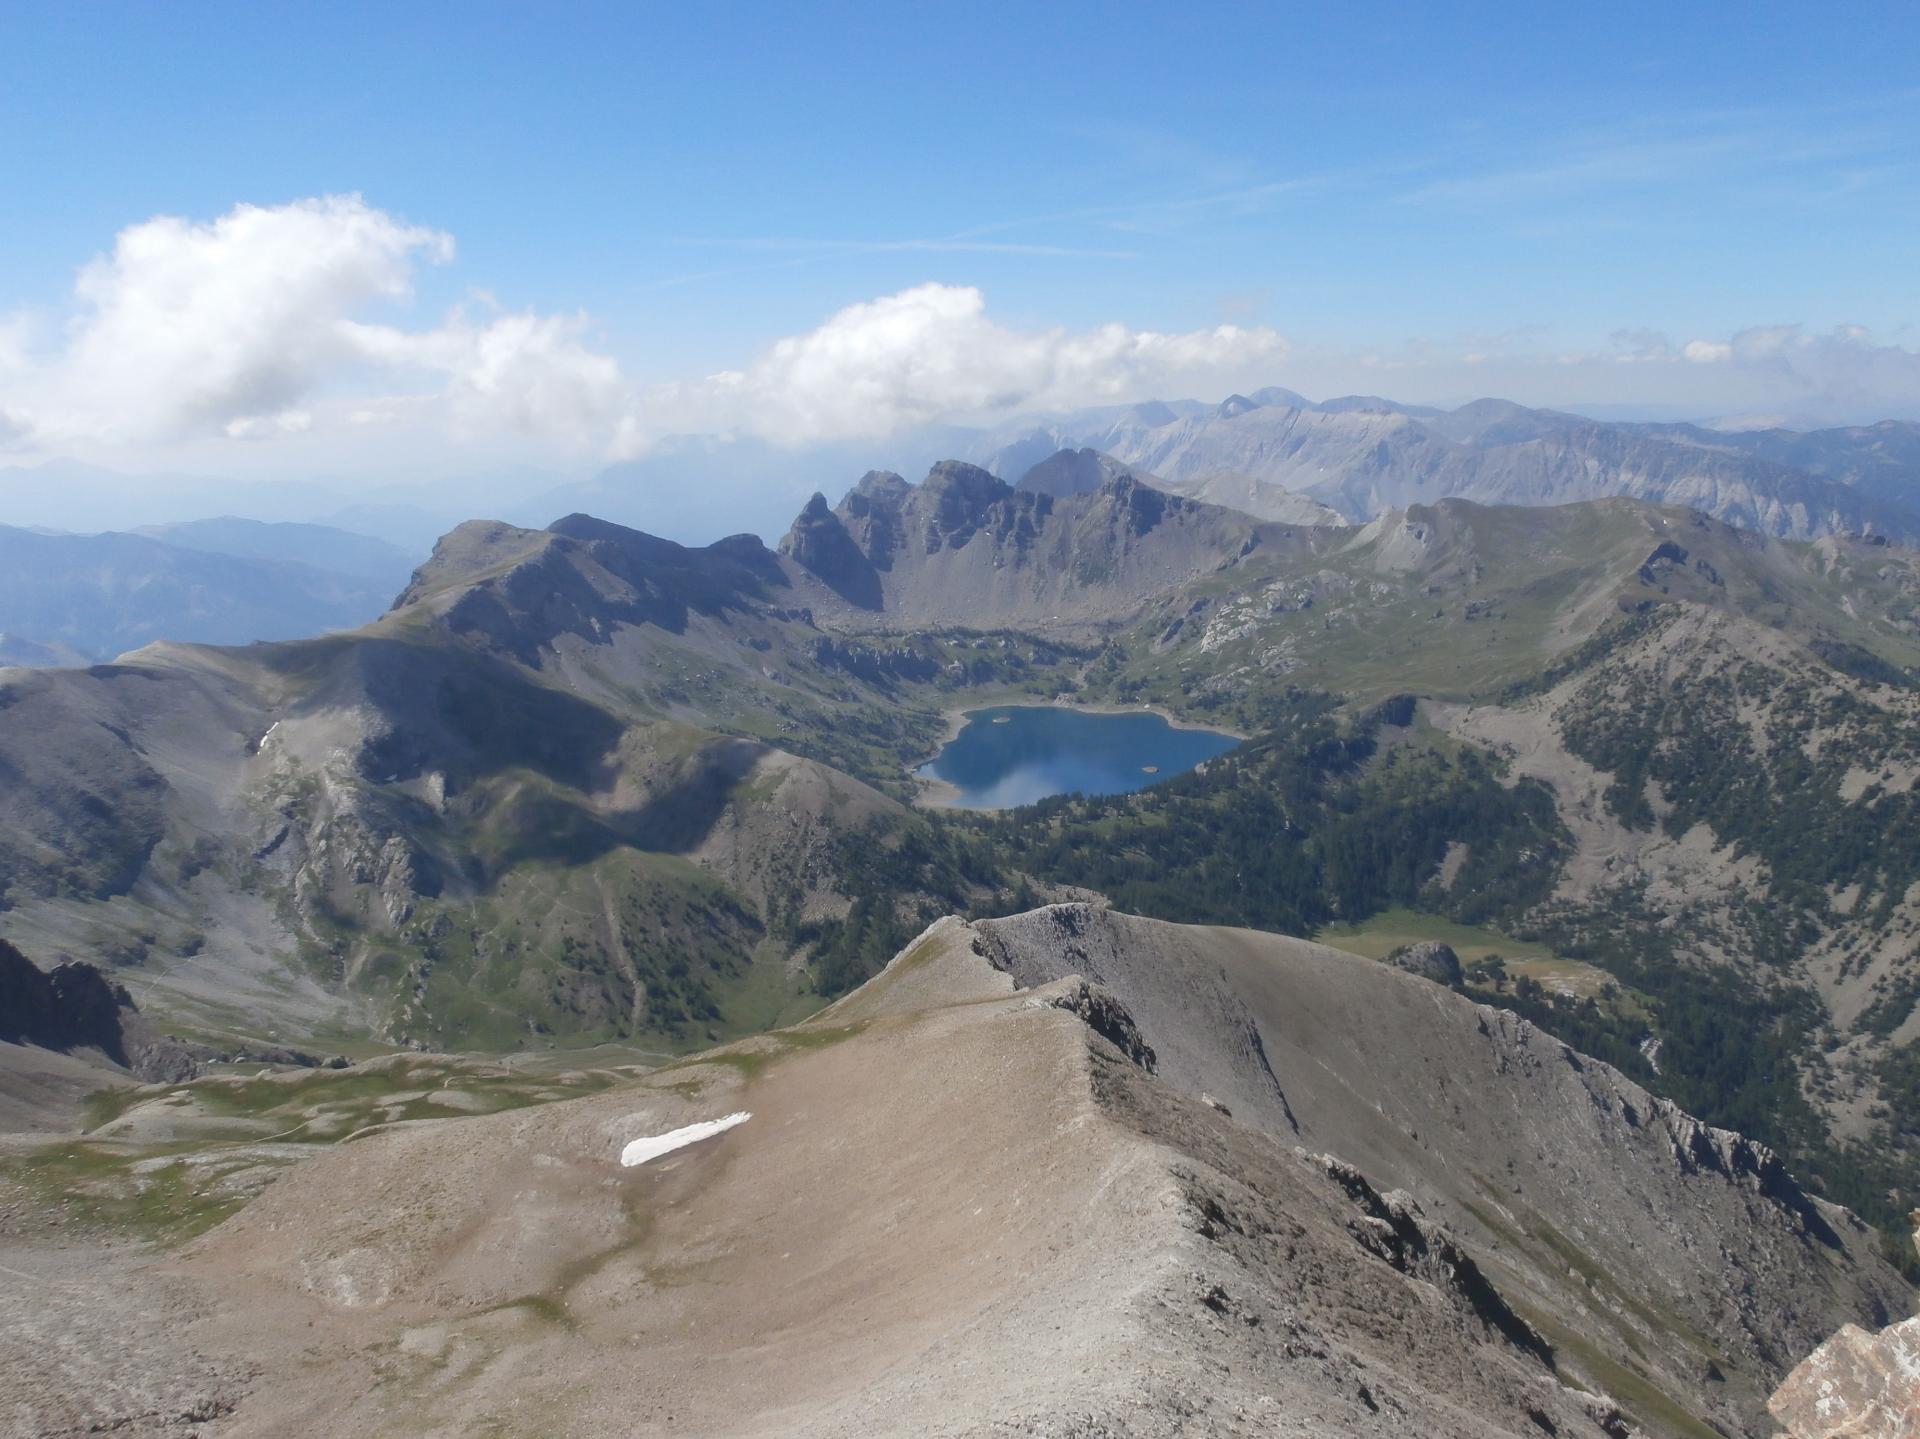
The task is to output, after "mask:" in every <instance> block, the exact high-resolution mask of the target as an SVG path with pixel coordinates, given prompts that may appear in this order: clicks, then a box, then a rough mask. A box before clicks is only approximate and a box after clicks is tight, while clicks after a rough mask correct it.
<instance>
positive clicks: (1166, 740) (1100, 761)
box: [914, 705, 1240, 809]
mask: <svg viewBox="0 0 1920 1439" xmlns="http://www.w3.org/2000/svg"><path fill="white" fill-rule="evenodd" d="M1239 743H1240V741H1239V740H1237V739H1235V738H1234V737H1233V736H1232V735H1229V734H1222V733H1220V732H1219V731H1218V730H1209V729H1178V728H1176V727H1175V726H1173V725H1170V724H1168V723H1167V722H1166V721H1165V720H1164V719H1162V718H1161V717H1160V716H1159V715H1156V714H1148V713H1145V712H1144V711H1141V712H1129V713H1127V714H1095V713H1090V712H1088V711H1085V710H1076V709H1066V708H1063V707H1060V706H1057V705H1003V706H1000V707H999V708H996V709H982V710H970V711H968V713H967V723H966V726H965V727H964V728H963V729H962V730H961V731H960V733H959V734H958V735H956V736H955V737H954V738H953V739H952V741H950V742H949V743H948V744H947V746H946V748H944V749H942V750H941V751H940V753H939V754H937V755H935V756H934V757H933V758H932V759H931V760H929V761H928V762H927V763H926V764H923V765H921V766H920V768H919V769H917V770H915V771H914V773H915V774H918V775H920V776H922V777H924V778H929V779H940V780H945V781H946V782H947V783H948V784H950V785H952V786H953V787H954V788H955V789H957V790H959V791H960V793H959V795H958V796H957V797H954V798H950V799H948V800H946V801H945V802H946V803H949V804H954V805H958V806H960V807H961V808H964V809H1010V808H1012V807H1013V806H1015V805H1022V804H1032V803H1033V802H1034V801H1035V800H1040V799H1045V798H1047V796H1049V795H1055V794H1072V793H1079V794H1129V793H1131V792H1132V791H1134V790H1137V789H1145V788H1146V787H1147V786H1148V785H1150V784H1157V783H1159V782H1160V781H1161V780H1164V779H1171V778H1173V776H1175V775H1177V774H1185V773H1186V772H1187V771H1188V770H1190V769H1192V768H1193V767H1194V766H1195V765H1197V764H1199V763H1200V762H1201V761H1202V760H1208V759H1212V758H1213V757H1214V756H1215V755H1218V754H1225V753H1226V752H1227V751H1228V750H1230V749H1232V748H1233V747H1234V746H1235V745H1237V744H1239Z"/></svg>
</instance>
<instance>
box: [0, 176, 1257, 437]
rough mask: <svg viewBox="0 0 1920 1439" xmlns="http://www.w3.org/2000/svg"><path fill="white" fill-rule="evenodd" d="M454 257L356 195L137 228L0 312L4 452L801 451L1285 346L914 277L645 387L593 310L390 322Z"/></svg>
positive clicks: (1247, 364) (1093, 396) (1250, 365)
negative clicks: (57, 282)
mask: <svg viewBox="0 0 1920 1439" xmlns="http://www.w3.org/2000/svg"><path fill="white" fill-rule="evenodd" d="M453 256H454V242H453V239H452V237H451V236H449V235H447V234H445V233H443V232H441V231H438V230H433V229H428V228H425V227H422V226H418V225H412V224H408V223H406V222H404V221H401V220H399V219H396V218H395V217H394V216H392V215H390V214H388V213H386V212H385V211H382V210H379V209H376V208H374V207H373V206H371V205H369V204H368V203H367V202H366V201H365V200H363V199H361V198H360V197H359V196H357V195H344V196H342V195H335V196H325V197H320V198H315V199H306V200H298V201H294V202H293V203H291V204H286V205H277V206H259V205H239V206H236V207H235V208H234V209H233V210H231V211H229V212H228V213H227V214H225V215H222V216H220V217H219V218H217V219H214V220H211V221H195V220H188V219H181V218H177V217H173V216H160V217H157V218H155V219H151V220H146V221H143V222H141V223H139V224H136V225H131V226H129V227H128V228H127V229H125V230H123V231H121V233H120V234H119V235H118V236H117V237H116V239H115V241H114V244H113V248H112V249H111V251H109V252H108V253H107V254H105V255H102V256H101V257H100V258H98V259H96V260H94V261H93V262H92V263H91V264H88V265H86V266H85V267H84V268H83V269H82V270H81V271H80V274H79V277H78V280H77V281H76V284H75V286H74V294H73V303H72V306H71V313H70V316H69V317H68V320H67V323H66V324H65V326H64V328H62V329H60V330H59V331H58V332H57V333H54V332H53V331H51V330H49V329H47V327H43V330H46V336H45V337H43V339H42V342H41V343H35V338H36V337H35V335H34V333H33V331H32V327H31V326H30V325H29V323H28V321H27V319H26V317H25V316H14V317H11V318H6V317H0V444H11V445H16V446H23V447H27V448H33V449H39V450H42V451H47V452H53V451H57V450H61V449H65V448H71V447H74V446H83V447H85V446H108V447H120V448H135V449H147V450H151V449H153V448H156V447H159V448H165V447H169V446H173V447H178V446H181V445H186V444H193V443H197V442H213V443H218V442H219V441H222V440H232V441H240V440H245V441H256V442H263V441H273V440H285V439H287V438H289V437H293V436H299V435H306V434H310V433H318V434H323V435H324V434H328V433H331V434H334V435H345V434H348V433H359V434H362V435H366V434H368V433H369V432H372V431H375V430H388V431H393V430H397V429H406V430H407V431H408V432H409V433H413V434H416V435H426V436H438V437H440V439H442V440H453V441H471V440H474V439H476V438H481V439H484V438H485V437H487V436H490V435H495V434H502V433H506V432H519V433H523V434H527V435H531V436H536V437H538V438H539V440H540V441H541V442H542V443H544V444H547V445H549V446H553V445H558V446H561V447H564V448H570V449H574V450H585V451H587V452H589V453H598V454H631V453H635V452H637V451H638V450H640V449H643V448H644V447H645V446H646V445H647V443H648V442H649V441H650V440H651V439H652V438H653V437H657V436H659V435H661V434H666V433H672V432H685V431H689V430H707V431H715V432H725V433H734V434H751V435H755V436H758V437H760V438H763V439H768V440H772V441H774V442H777V443H782V444H793V445H799V444H807V443H811V442H815V441H822V440H833V439H850V438H860V437H865V436H873V437H878V436H883V435H887V434H890V433H894V432H896V431H899V430H902V429H907V428H911V427H913V426H916V425H921V424H926V423H929V422H932V421H937V420H943V419H948V418H955V417H965V416H983V415H988V414H992V413H997V412H1005V411H1008V410H1013V409H1020V408H1040V407H1054V406H1072V405H1080V404H1087V403H1097V402H1101V401H1113V400H1127V399H1137V398H1144V397H1145V396H1148V395H1151V394H1157V393H1165V392H1171V391H1173V390H1175V389H1177V388H1179V387H1181V386H1198V387H1200V388H1203V389H1204V388H1211V387H1213V385H1214V384H1215V382H1216V381H1217V380H1221V379H1223V378H1224V379H1225V380H1227V381H1228V382H1230V383H1239V382H1240V381H1241V380H1242V379H1244V378H1246V377H1248V376H1250V375H1251V376H1255V377H1257V375H1258V373H1259V366H1261V365H1262V364H1264V363H1266V362H1269V361H1273V360H1277V359H1278V358H1280V357H1281V356H1283V355H1284V354H1285V353H1286V348H1287V346H1286V342H1285V340H1283V339H1282V338H1281V337H1280V336H1279V335H1278V334H1277V333H1275V332H1274V331H1272V330H1269V329H1259V328H1243V327H1240V326H1235V325H1221V326H1218V327H1216V328H1213V329H1206V330H1196V331H1192V332H1190V333H1185V334H1162V333H1159V332H1156V331H1151V330H1136V329H1132V328H1129V327H1128V326H1126V325H1122V324H1117V323H1116V324H1108V325H1102V326H1100V327H1098V328H1095V329H1091V330H1085V331H1080V332H1069V331H1067V330H1063V329H1052V330H1041V331H1022V330H1016V329H1012V328H1009V327H1007V326H1004V325H1001V324H998V323H996V322H995V321H994V320H992V319H990V318H989V317H988V315H987V311H986V301H985V298H984V297H983V296H982V294H981V293H980V291H978V290H976V289H972V288H968V287H962V286H953V285H942V284H925V285H920V286H917V287H915V288H913V289H909V290H903V291H901V292H899V293H898V294H893V295H888V296H884V297H882V298H880V299H875V300H870V301H866V302H863V303H860V304H854V305H850V306H848V307H847V308H845V309H843V310H841V311H840V312H839V313H837V314H835V315H833V316H831V317H830V318H829V319H827V320H826V322H825V323H823V324H822V325H820V326H819V327H818V328H817V329H814V330H811V331H808V332H807V333H805V334H799V335H793V336H789V337H787V338H785V339H781V340H778V341H776V342H774V343H773V344H772V345H770V346H768V347H767V348H766V349H765V350H764V351H763V352H762V353H761V354H760V355H759V356H758V357H757V358H755V359H753V360H752V361H751V362H749V363H748V364H747V365H745V366H744V367H742V368H740V369H736V370H728V371H725V372H723V373H720V374H717V375H712V376H709V377H707V378H706V379H703V380H695V381H690V382H685V383H680V384H674V385H666V386H658V387H654V388H651V389H648V390H645V391H639V390H636V389H634V388H633V387H632V386H631V385H629V384H628V383H627V381H626V380H625V379H624V377H623V376H622V374H621V371H620V367H619V365H618V363H617V362H616V361H615V360H614V359H613V358H612V357H611V356H609V355H607V354H604V353H601V352H600V351H599V350H597V349H595V348H594V346H593V345H592V344H591V343H590V336H589V330H590V324H589V321H588V319H587V317H586V316H584V315H578V314H576V315H545V314H538V313H534V312H531V311H516V310H511V309H507V308H503V307H501V306H500V305H498V304H497V303H496V302H495V301H493V300H492V299H491V298H490V297H487V296H481V297H479V298H478V299H476V300H475V301H474V302H473V303H471V304H469V305H467V306H463V307H459V308H456V309H455V310H453V311H452V312H451V313H450V314H448V315H447V316H446V317H445V318H444V319H443V320H442V321H441V322H440V323H438V324H431V325H427V326H417V325H416V326H411V327H409V326H407V325H406V324H404V323H402V322H401V320H400V319H399V318H398V317H396V316H395V315H394V314H393V313H391V312H393V311H394V310H396V309H398V308H400V307H403V306H404V305H405V304H406V303H407V302H408V301H410V300H411V298H412V295H413V283H414V278H415V275H416V273H417V270H418V267H419V266H421V265H422V264H445V263H448V262H450V261H451V260H452V259H453Z"/></svg>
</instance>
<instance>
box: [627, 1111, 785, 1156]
mask: <svg viewBox="0 0 1920 1439" xmlns="http://www.w3.org/2000/svg"><path fill="white" fill-rule="evenodd" d="M751 1118H753V1115H752V1114H750V1113H748V1112H747V1111H746V1110H744V1109H742V1110H739V1111H738V1112H736V1113H733V1114H729V1115H727V1116H725V1117H724V1118H722V1119H703V1120H701V1121H700V1123H698V1124H689V1125H687V1126H686V1127H685V1128H683V1129H670V1130H668V1131H667V1132H666V1133H665V1134H655V1135H652V1136H650V1137H648V1138H646V1139H636V1140H634V1141H633V1142H632V1143H631V1144H629V1145H628V1146H627V1147H626V1148H625V1149H623V1150H621V1151H620V1163H621V1165H622V1166H623V1167H625V1168H627V1169H631V1168H633V1167H634V1166H635V1165H636V1164H645V1163H646V1162H647V1161H648V1160H649V1159H658V1158H659V1157H660V1156H661V1155H663V1154H671V1153H673V1151H674V1150H676V1149H685V1148H686V1147H687V1146H688V1145H689V1144H698V1143H699V1142H700V1141H701V1140H703V1139H711V1138H712V1137H713V1136H714V1135H716V1134H723V1133H725V1132H726V1131H727V1130H729V1129H731V1128H733V1127H734V1125H736V1124H745V1123H746V1122H747V1121H748V1120H749V1119H751Z"/></svg>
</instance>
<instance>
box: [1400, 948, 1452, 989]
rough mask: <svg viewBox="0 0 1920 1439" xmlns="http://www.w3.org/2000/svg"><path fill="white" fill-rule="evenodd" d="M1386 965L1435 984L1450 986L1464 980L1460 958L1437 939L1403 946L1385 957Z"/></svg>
mask: <svg viewBox="0 0 1920 1439" xmlns="http://www.w3.org/2000/svg"><path fill="white" fill-rule="evenodd" d="M1387 963H1388V964H1390V965H1392V966H1393V967H1394V968H1395V969H1404V970H1406V972H1407V973H1408V974H1417V975H1419V976H1420V977H1421V978H1422V979H1430V980H1432V981H1433V982H1434V983H1435V984H1444V985H1449V986H1452V985H1456V984H1459V983H1461V982H1462V981H1463V980H1464V979H1465V978H1466V971H1465V970H1464V969H1462V968H1461V966H1460V956H1459V955H1457V954H1455V953H1454V952H1453V946H1452V945H1450V944H1442V943H1441V942H1440V941H1439V940H1437V939H1423V940H1421V941H1420V942H1419V943H1418V944H1403V945H1401V946H1400V947H1399V948H1398V949H1396V950H1394V951H1393V952H1392V953H1391V954H1389V955H1388V956H1387Z"/></svg>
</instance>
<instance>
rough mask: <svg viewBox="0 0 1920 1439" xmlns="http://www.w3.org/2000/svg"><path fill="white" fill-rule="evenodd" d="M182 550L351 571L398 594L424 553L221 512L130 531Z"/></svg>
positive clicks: (319, 527)
mask: <svg viewBox="0 0 1920 1439" xmlns="http://www.w3.org/2000/svg"><path fill="white" fill-rule="evenodd" d="M134 533H135V534H140V535H147V536H150V537H151V538H153V539H156V540H163V541H165V542H166V543H167V544H170V545H178V546H179V547H180V548H182V549H187V550H204V551H207V552H209V553H212V554H219V555H234V556H237V557H239V558H241V559H251V560H274V561H283V560H284V561H292V562H294V563H296V564H304V565H311V566H313V567H314V568H315V569H322V570H332V571H334V572H335V573H336V574H342V575H355V576H358V577H359V578H361V579H365V580H373V581H376V582H377V583H379V584H383V585H389V586H391V588H392V591H393V593H395V594H398V593H399V592H400V591H401V589H403V588H404V587H405V585H406V583H407V580H408V579H409V578H410V577H411V576H412V574H413V570H414V566H416V565H417V564H419V563H420V561H421V560H423V559H425V558H426V552H425V551H424V550H422V551H420V552H418V553H415V552H414V551H412V550H406V549H402V548H401V547H400V546H399V545H395V544H389V543H388V542H387V541H385V540H380V539H375V538H374V537H373V536H371V535H363V534H355V533H353V532H352V531H350V530H342V529H335V528H334V527H332V526H331V525H306V524H296V523H292V522H282V523H278V524H273V523H268V522H265V521H262V520H245V519H239V518H236V517H235V516H233V515H222V516H220V517H219V518H218V519H211V520H186V521H183V522H181V523H178V524H171V525H144V526H142V527H141V528H139V529H137V530H135V531H134Z"/></svg>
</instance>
